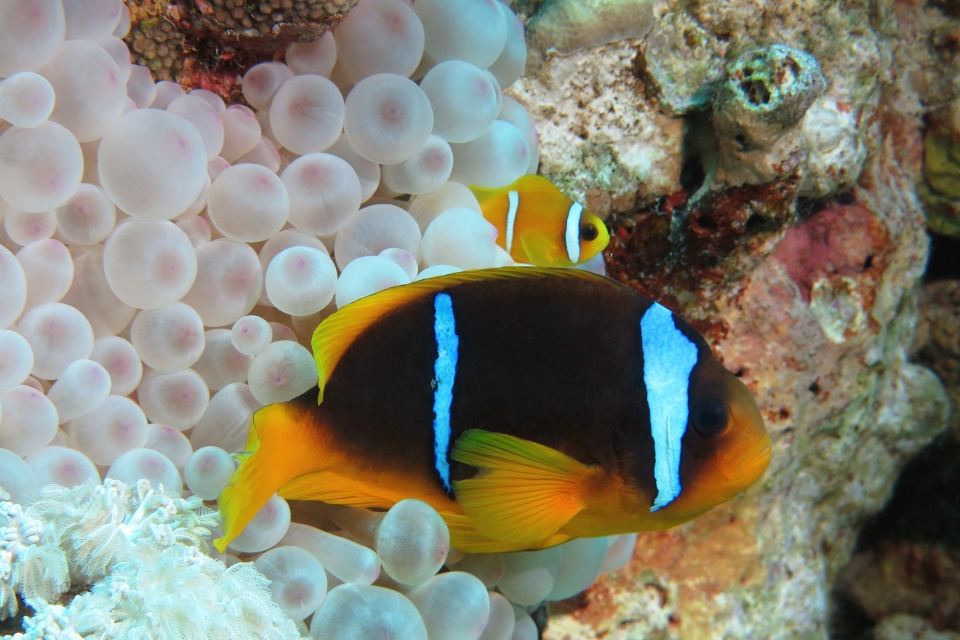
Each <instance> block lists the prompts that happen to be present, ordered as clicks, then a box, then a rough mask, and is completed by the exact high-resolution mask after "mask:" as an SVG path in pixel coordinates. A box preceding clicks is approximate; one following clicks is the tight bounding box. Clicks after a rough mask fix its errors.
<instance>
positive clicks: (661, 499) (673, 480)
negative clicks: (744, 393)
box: [640, 303, 697, 511]
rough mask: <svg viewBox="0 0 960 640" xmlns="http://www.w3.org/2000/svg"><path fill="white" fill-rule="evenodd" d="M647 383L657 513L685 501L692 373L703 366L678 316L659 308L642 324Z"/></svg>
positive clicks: (649, 314)
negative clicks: (683, 463)
mask: <svg viewBox="0 0 960 640" xmlns="http://www.w3.org/2000/svg"><path fill="white" fill-rule="evenodd" d="M640 338H641V342H642V345H643V382H644V384H645V385H646V388H647V404H648V405H649V407H650V430H651V432H652V435H653V451H654V463H653V476H654V479H655V480H656V482H657V497H656V499H655V500H654V501H653V506H652V507H650V511H657V510H659V509H662V508H663V507H665V506H667V505H668V504H670V503H671V502H673V501H674V500H675V499H676V497H677V496H679V495H680V492H681V491H682V489H683V488H682V487H681V486H680V447H681V440H682V438H683V434H684V433H685V432H686V430H687V417H688V413H689V410H688V408H687V406H688V396H689V389H690V372H691V371H693V367H694V366H695V365H696V364H697V345H695V344H694V343H693V342H692V341H691V340H690V339H689V338H687V337H686V336H685V335H683V334H682V333H681V332H680V330H679V329H677V326H676V324H675V323H674V321H673V314H671V313H670V311H669V310H668V309H666V308H664V307H662V306H660V305H659V304H657V303H654V304H653V306H651V307H650V308H649V309H647V311H646V313H644V314H643V318H641V319H640Z"/></svg>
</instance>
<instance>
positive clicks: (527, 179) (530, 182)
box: [506, 174, 573, 208]
mask: <svg viewBox="0 0 960 640" xmlns="http://www.w3.org/2000/svg"><path fill="white" fill-rule="evenodd" d="M506 188H508V189H512V190H514V191H519V192H520V193H521V194H527V195H528V196H533V197H534V198H536V199H538V200H540V199H542V200H544V201H546V202H549V203H551V204H555V203H565V205H566V208H569V207H570V205H571V204H573V200H571V199H570V198H568V197H567V196H565V195H563V192H562V191H560V189H558V188H557V185H555V184H553V183H552V182H550V181H549V180H547V179H546V178H544V177H543V176H538V175H536V174H527V175H525V176H522V177H520V178H519V179H518V180H517V181H516V182H514V183H513V184H512V185H510V186H509V187H506Z"/></svg>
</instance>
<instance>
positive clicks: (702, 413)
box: [691, 398, 730, 438]
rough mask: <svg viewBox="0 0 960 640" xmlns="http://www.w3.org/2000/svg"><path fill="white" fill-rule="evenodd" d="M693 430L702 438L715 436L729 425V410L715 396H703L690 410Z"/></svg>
mask: <svg viewBox="0 0 960 640" xmlns="http://www.w3.org/2000/svg"><path fill="white" fill-rule="evenodd" d="M691 419H692V421H693V430H694V431H696V432H697V433H699V434H700V435H701V436H703V437H704V438H716V437H717V436H719V435H720V434H721V433H723V432H724V431H726V430H727V427H728V426H729V425H730V411H729V410H728V409H727V405H725V404H724V403H723V402H721V401H720V400H718V399H717V398H703V399H702V400H700V401H698V402H697V404H696V405H694V407H693V411H692V412H691Z"/></svg>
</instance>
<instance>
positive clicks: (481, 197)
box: [469, 185, 513, 208]
mask: <svg viewBox="0 0 960 640" xmlns="http://www.w3.org/2000/svg"><path fill="white" fill-rule="evenodd" d="M511 187H513V185H510V186H508V187H499V188H497V189H491V188H489V187H478V186H476V185H470V187H469V189H470V191H472V192H473V195H474V196H476V198H477V202H479V203H480V206H481V208H482V207H483V203H484V202H486V201H487V200H490V199H492V198H496V197H497V196H501V195H503V194H505V193H507V192H508V191H510V189H511Z"/></svg>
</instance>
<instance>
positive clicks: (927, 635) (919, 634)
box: [873, 613, 960, 640]
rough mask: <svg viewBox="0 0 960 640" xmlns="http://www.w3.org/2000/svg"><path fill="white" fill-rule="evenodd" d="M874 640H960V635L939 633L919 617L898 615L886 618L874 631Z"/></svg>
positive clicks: (948, 632) (946, 632)
mask: <svg viewBox="0 0 960 640" xmlns="http://www.w3.org/2000/svg"><path fill="white" fill-rule="evenodd" d="M873 638H874V640H958V638H960V633H953V632H950V631H937V630H936V629H934V628H933V626H932V625H930V623H929V622H927V621H926V620H924V619H923V618H920V617H917V616H911V615H908V614H905V613H898V614H896V615H892V616H890V617H889V618H885V619H884V620H883V622H881V623H880V624H879V625H878V626H877V627H876V628H875V629H874V630H873Z"/></svg>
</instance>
